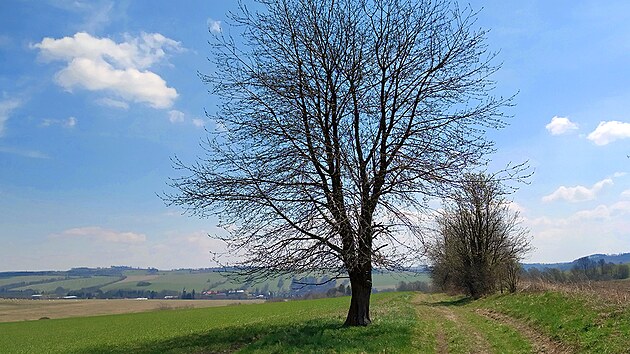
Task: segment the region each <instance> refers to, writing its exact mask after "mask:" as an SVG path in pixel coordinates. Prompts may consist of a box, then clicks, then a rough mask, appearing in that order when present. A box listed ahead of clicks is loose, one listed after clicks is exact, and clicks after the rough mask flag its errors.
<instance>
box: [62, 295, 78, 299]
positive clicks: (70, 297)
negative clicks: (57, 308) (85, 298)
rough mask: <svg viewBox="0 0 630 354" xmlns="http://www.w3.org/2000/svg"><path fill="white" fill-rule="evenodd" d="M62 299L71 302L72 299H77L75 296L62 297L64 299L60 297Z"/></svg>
mask: <svg viewBox="0 0 630 354" xmlns="http://www.w3.org/2000/svg"><path fill="white" fill-rule="evenodd" d="M62 299H65V300H72V299H78V297H77V296H75V295H68V296H64V297H62Z"/></svg>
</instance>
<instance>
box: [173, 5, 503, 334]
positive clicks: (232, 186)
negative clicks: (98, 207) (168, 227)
mask: <svg viewBox="0 0 630 354" xmlns="http://www.w3.org/2000/svg"><path fill="white" fill-rule="evenodd" d="M257 3H258V5H261V6H258V7H257V8H259V7H260V8H261V9H262V10H260V11H252V10H250V9H249V8H248V7H247V6H246V5H244V4H241V6H240V11H239V12H238V13H236V14H234V15H232V25H233V26H232V27H231V29H232V30H234V31H236V32H237V34H234V35H233V36H231V35H230V33H228V32H227V31H225V32H223V33H221V34H219V35H218V36H217V37H216V38H215V39H216V40H215V41H213V42H212V43H213V46H212V48H213V51H212V57H211V59H212V61H213V62H214V63H215V64H216V66H217V68H218V69H217V71H216V72H215V73H212V74H207V75H206V74H202V75H201V77H202V79H203V80H204V81H205V82H207V83H209V84H210V86H211V88H212V93H213V94H216V95H218V96H219V97H220V98H221V99H222V106H221V109H220V112H219V113H218V114H217V116H216V117H212V118H213V119H215V120H216V122H217V124H218V126H220V127H221V129H217V130H216V131H211V132H209V133H208V138H207V140H206V141H205V143H204V144H203V146H204V149H205V155H204V156H203V157H202V158H200V159H199V160H198V161H197V162H195V163H193V164H186V163H184V162H182V161H179V160H176V161H175V165H176V168H177V169H179V170H181V171H182V176H180V177H178V178H174V179H172V182H171V185H172V186H173V187H174V189H175V190H177V192H176V193H174V194H172V195H168V196H166V200H167V201H168V202H169V203H170V204H174V205H180V206H183V207H185V208H186V209H187V210H188V211H189V212H190V213H191V214H193V215H198V216H201V217H207V216H210V215H215V216H217V217H218V218H219V220H220V223H221V225H223V226H224V227H225V229H226V230H227V231H228V234H227V235H224V236H217V237H220V238H222V239H223V240H225V241H226V242H227V243H228V245H229V247H230V250H231V252H234V253H238V254H239V255H240V256H241V260H242V261H241V262H240V263H239V264H237V265H242V266H246V267H247V269H248V270H255V271H257V272H259V273H260V272H263V273H264V272H270V273H273V274H277V273H282V272H289V273H290V272H309V271H315V272H317V271H321V270H326V271H333V272H336V274H337V275H338V276H347V277H349V278H350V282H351V286H352V300H351V305H350V310H349V313H348V318H347V320H346V324H347V325H367V324H369V323H370V316H369V296H370V292H371V288H372V276H371V272H372V269H373V267H384V268H395V267H400V266H404V265H410V264H412V263H413V262H414V261H415V262H417V260H418V256H419V255H421V247H420V245H421V242H419V241H420V240H421V238H422V235H421V228H420V227H419V225H418V224H417V219H416V218H415V216H416V215H418V214H419V213H422V212H423V210H424V209H425V207H426V205H427V200H428V199H427V198H431V197H440V196H444V195H446V194H448V191H449V190H451V189H452V188H453V187H456V186H458V185H459V184H460V182H461V179H462V176H463V174H464V173H465V172H467V171H473V170H474V169H476V168H478V167H479V166H482V165H484V164H485V163H487V161H488V156H489V154H491V153H492V152H493V150H494V147H493V143H492V141H490V140H489V139H488V138H487V137H486V130H488V129H497V128H501V127H503V126H504V125H505V121H504V118H505V116H504V114H503V112H502V109H503V108H504V107H506V106H509V105H510V104H511V101H510V98H502V97H495V96H494V95H493V94H492V90H493V88H494V83H493V81H492V80H491V78H490V77H491V75H492V74H493V73H494V72H495V71H496V70H497V69H498V66H497V65H494V64H492V62H493V59H494V54H493V53H490V52H488V51H487V48H486V44H485V43H484V39H485V35H486V32H485V31H484V30H481V29H476V28H475V17H476V13H474V12H473V11H472V10H470V9H463V10H462V9H460V8H459V7H458V6H457V4H456V3H454V2H451V1H446V0H445V1H428V0H417V1H416V0H359V1H357V0H260V1H257Z"/></svg>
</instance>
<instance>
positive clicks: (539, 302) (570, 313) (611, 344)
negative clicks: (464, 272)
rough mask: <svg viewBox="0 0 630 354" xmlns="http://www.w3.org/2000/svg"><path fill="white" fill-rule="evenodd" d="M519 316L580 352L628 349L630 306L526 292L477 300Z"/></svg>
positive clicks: (614, 351) (621, 351)
mask: <svg viewBox="0 0 630 354" xmlns="http://www.w3.org/2000/svg"><path fill="white" fill-rule="evenodd" d="M475 306H478V307H483V308H488V309H492V310H494V311H498V312H501V313H504V314H507V315H509V316H511V317H514V318H518V319H520V320H522V321H524V322H526V323H528V324H529V325H531V326H533V327H536V328H539V329H541V330H542V331H543V332H544V333H545V334H547V335H548V336H550V337H551V338H553V339H555V340H557V341H559V342H562V343H564V344H566V345H568V346H570V347H572V348H574V349H575V350H576V351H578V352H587V353H627V352H628V348H630V336H629V335H628V334H630V307H629V306H627V305H626V306H625V307H624V306H614V305H607V304H604V303H601V302H595V301H593V299H592V298H589V297H588V296H580V295H575V294H573V295H568V294H563V293H559V292H549V291H548V292H532V293H528V292H524V293H517V294H512V295H505V296H493V297H489V298H486V299H483V300H480V301H478V302H476V303H475Z"/></svg>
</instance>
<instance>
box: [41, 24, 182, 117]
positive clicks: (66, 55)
mask: <svg viewBox="0 0 630 354" xmlns="http://www.w3.org/2000/svg"><path fill="white" fill-rule="evenodd" d="M32 47H33V48H36V49H39V51H40V57H41V58H42V59H43V60H46V61H64V62H66V66H65V67H64V68H63V69H62V70H60V71H59V72H57V74H56V75H55V81H56V82H57V84H58V85H60V86H61V87H63V88H64V89H66V90H68V91H72V90H73V89H74V88H75V87H80V88H84V89H87V90H90V91H105V92H108V93H113V94H115V95H116V96H118V97H120V98H122V99H124V100H126V101H132V102H141V103H145V104H148V105H150V106H151V107H154V108H168V107H170V106H172V104H173V101H174V100H175V98H177V96H178V94H177V91H176V90H175V89H174V88H172V87H168V86H167V84H166V81H164V79H162V77H160V76H159V75H158V74H156V73H154V72H152V71H150V70H148V69H149V68H150V67H152V66H153V65H155V64H157V63H159V62H160V61H162V60H164V59H165V57H166V53H167V51H170V52H177V51H181V50H182V47H181V45H180V43H179V42H177V41H174V40H172V39H169V38H166V37H164V36H163V35H161V34H159V33H142V34H141V36H140V37H131V36H126V37H125V41H124V42H121V43H116V42H114V41H113V40H111V39H109V38H97V37H93V36H91V35H90V34H88V33H85V32H78V33H76V34H75V35H74V36H73V37H64V38H61V39H54V38H44V39H43V40H42V41H41V42H40V43H37V44H34V45H32ZM106 102H107V101H106ZM109 103H111V102H109Z"/></svg>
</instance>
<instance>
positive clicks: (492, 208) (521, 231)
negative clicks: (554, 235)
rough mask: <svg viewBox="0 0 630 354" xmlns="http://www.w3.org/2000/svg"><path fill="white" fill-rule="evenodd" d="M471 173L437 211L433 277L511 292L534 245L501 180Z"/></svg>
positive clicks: (478, 290) (478, 289) (470, 289)
mask: <svg viewBox="0 0 630 354" xmlns="http://www.w3.org/2000/svg"><path fill="white" fill-rule="evenodd" d="M467 179H468V180H467V181H466V182H465V183H464V184H463V187H462V189H461V190H460V191H457V192H456V193H455V194H454V195H453V196H452V199H451V201H450V202H447V204H446V205H445V208H444V209H443V210H442V211H441V212H440V213H438V214H437V217H436V218H437V225H438V226H437V229H436V234H435V238H434V239H433V240H432V242H430V244H429V246H428V250H429V258H430V260H431V263H432V265H433V279H434V281H435V282H436V283H437V284H438V285H441V286H443V287H451V288H457V289H461V290H464V291H465V292H466V293H467V294H468V295H470V296H472V297H475V298H477V297H479V296H482V295H485V294H488V293H491V292H493V291H495V290H496V289H497V288H498V287H501V289H502V288H503V286H507V288H508V290H510V291H512V292H513V291H515V290H516V283H517V281H518V274H519V273H520V265H519V261H520V260H521V258H522V257H523V256H524V255H525V254H526V253H527V252H528V251H529V250H530V241H529V237H528V230H527V229H525V228H523V227H522V226H521V224H520V218H519V214H518V212H516V211H512V210H511V209H510V205H509V202H508V200H507V199H506V198H505V192H504V188H503V187H502V185H501V183H500V181H497V180H495V179H493V176H489V175H486V174H483V173H480V174H468V175H467Z"/></svg>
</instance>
